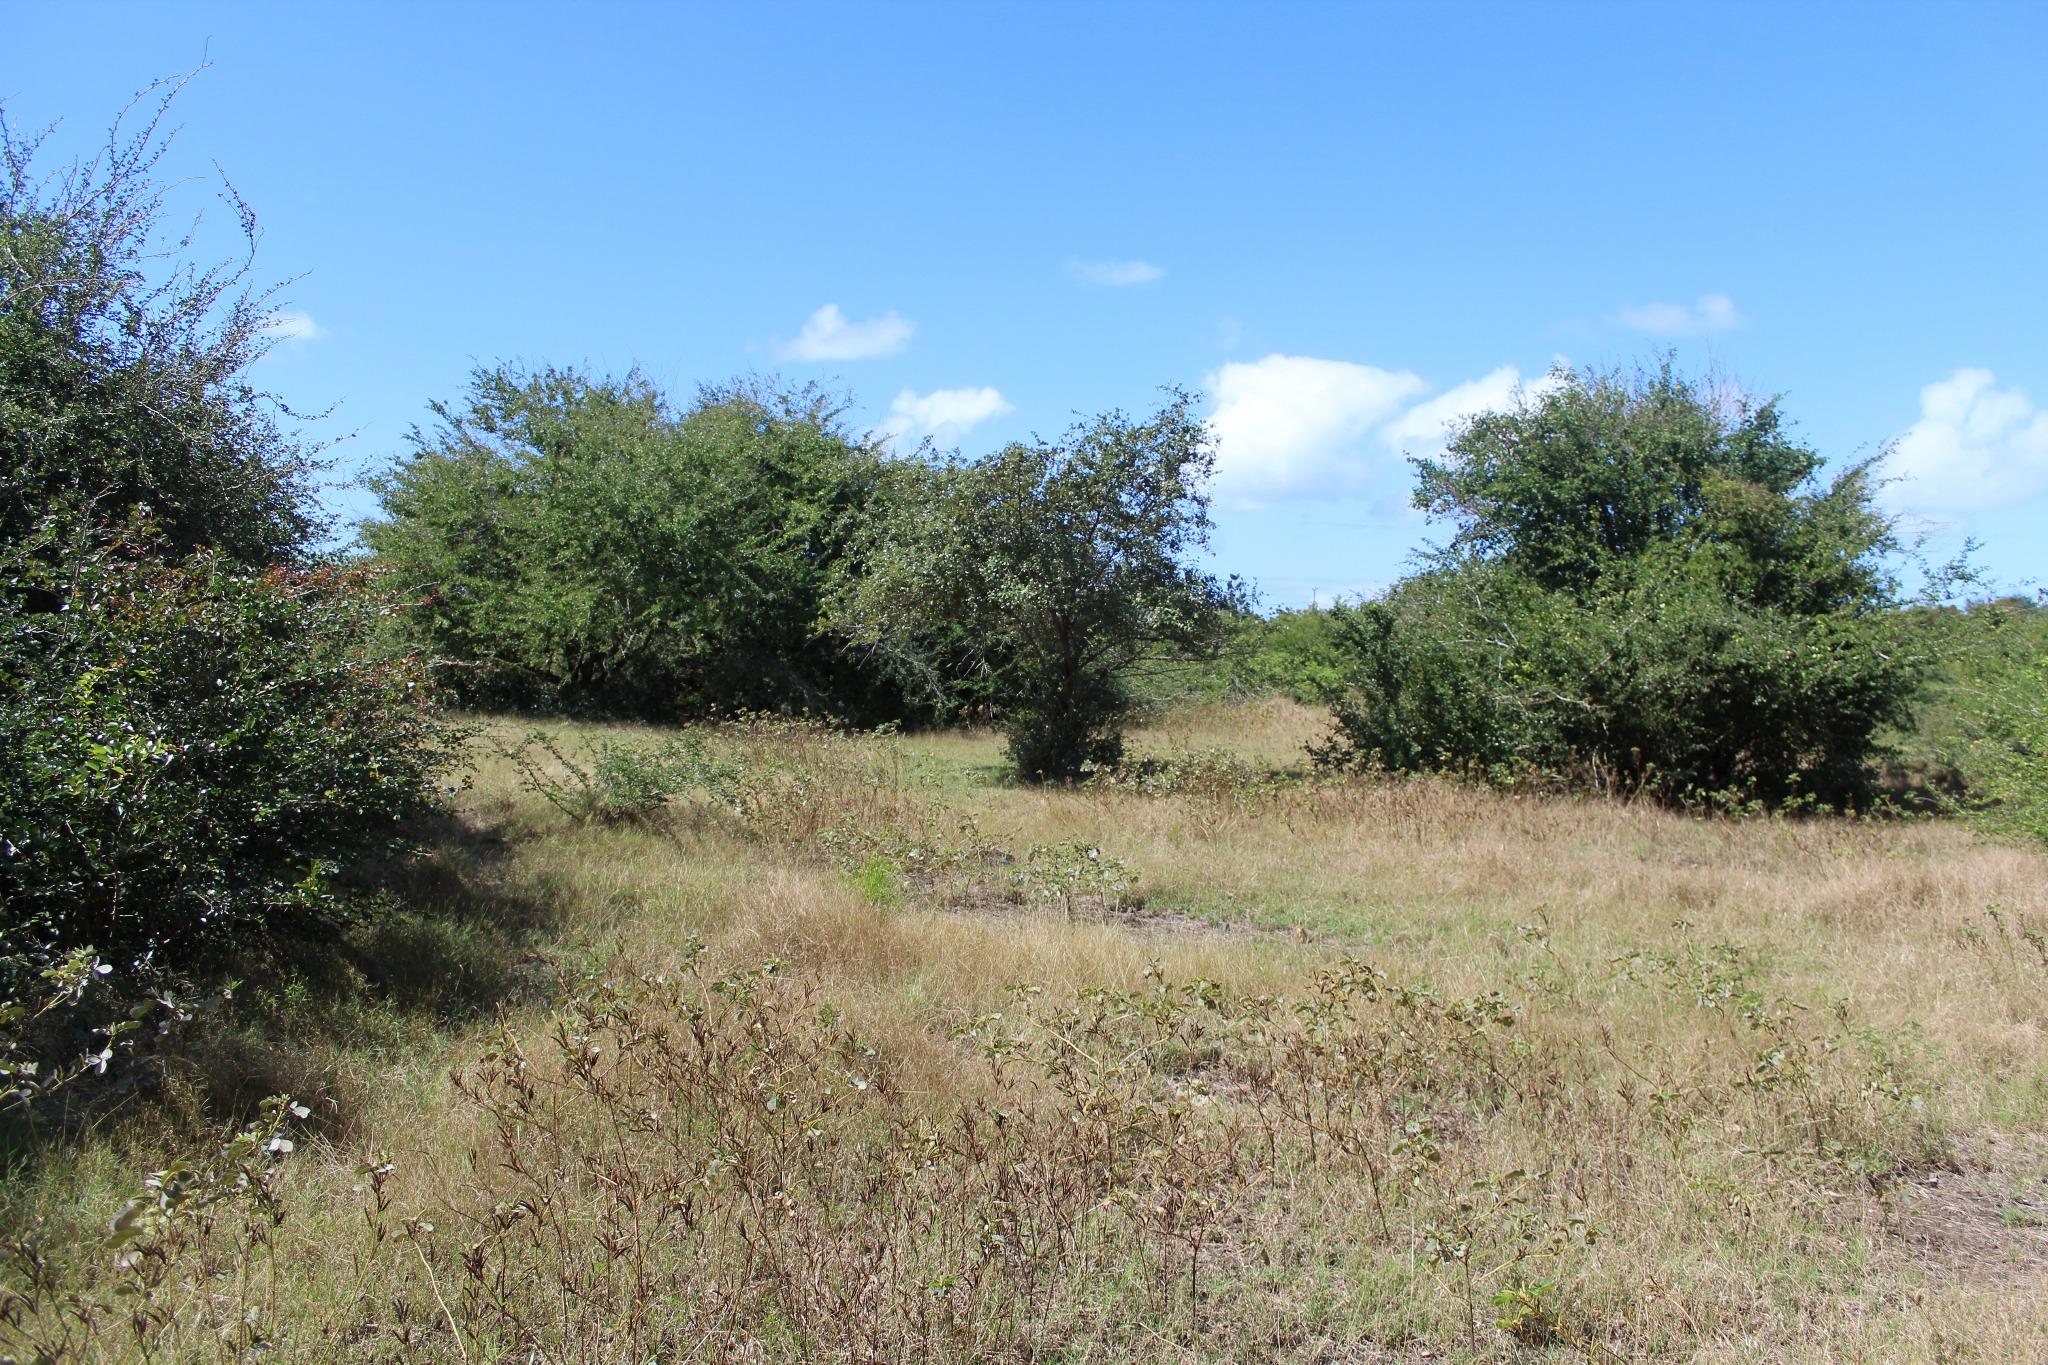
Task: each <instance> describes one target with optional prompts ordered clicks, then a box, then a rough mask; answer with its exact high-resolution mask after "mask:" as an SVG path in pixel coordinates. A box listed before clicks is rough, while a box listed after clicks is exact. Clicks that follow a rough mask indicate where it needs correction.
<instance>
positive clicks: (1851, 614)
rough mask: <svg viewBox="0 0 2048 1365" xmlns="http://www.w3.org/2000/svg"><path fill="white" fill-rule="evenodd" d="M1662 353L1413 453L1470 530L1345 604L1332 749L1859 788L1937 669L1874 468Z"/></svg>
mask: <svg viewBox="0 0 2048 1365" xmlns="http://www.w3.org/2000/svg"><path fill="white" fill-rule="evenodd" d="M1820 466H1821V457H1820V456H1819V455H1818V454H1817V453H1815V452H1814V451H1812V450H1811V449H1810V448H1808V447H1806V446H1804V445H1801V444H1799V443H1797V442H1796V441H1794V440H1793V439H1792V438H1791V437H1790V436H1789V435H1788V434H1787V432H1786V431H1785V429H1784V426H1783V423H1782V420H1781V418H1780V417H1779V415H1778V413H1777V410H1776V408H1775V407H1774V406H1773V405H1772V404H1769V403H1762V404H1758V403H1753V402H1750V401H1748V400H1745V399H1741V398H1739V397H1733V398H1731V397H1728V396H1724V395H1714V394H1709V393H1706V392H1704V391H1702V390H1700V389H1698V388H1697V387H1695V386H1694V385H1692V384H1691V383H1689V382H1688V381H1686V380H1684V379H1683V378H1681V377H1679V376H1677V375H1675V374H1673V373H1672V371H1671V370H1670V369H1669V368H1668V366H1667V367H1666V368H1665V369H1663V370H1661V371H1659V372H1657V373H1655V374H1650V375H1637V376H1632V377H1631V376H1616V375H1604V374H1592V373H1588V374H1579V375H1559V376H1557V377H1556V382H1555V384H1554V386H1553V387H1551V388H1549V389H1548V390H1547V391H1545V392H1544V393H1542V394H1541V395H1540V396H1538V397H1535V398H1531V399H1527V400H1525V401H1523V402H1522V403H1521V404H1520V405H1519V406H1517V407H1516V408H1514V409H1513V410H1511V411H1508V412H1504V413H1492V414H1487V415H1485V416H1482V417H1479V418H1477V419H1474V420H1473V421H1472V422H1470V423H1469V424H1467V425H1466V426H1465V428H1464V429H1463V430H1462V431H1460V432H1459V433H1458V434H1457V436H1456V437H1455V439H1454V440H1452V442H1451V443H1450V446H1449V449H1448V452H1447V454H1446V455H1445V457H1444V458H1443V459H1442V460H1436V461H1420V462H1418V467H1419V469H1420V473H1421V478H1420V481H1419V485H1418V490H1417V494H1416V501H1417V503H1418V504H1419V505H1421V506H1422V507H1424V508H1426V509H1428V510H1429V511H1431V512H1433V513H1435V514H1437V515H1438V516H1440V517H1445V518H1448V519H1450V520H1451V521H1452V523H1453V524H1454V526H1455V527H1456V533H1455V535H1454V536H1453V538H1452V540H1451V541H1450V543H1449V544H1448V545H1446V546H1445V547H1443V548H1442V549H1441V550H1439V551H1438V552H1436V554H1435V555H1434V556H1433V558H1432V561H1431V563H1430V565H1429V567H1428V568H1427V569H1425V570H1424V571H1423V572H1422V573H1420V574H1417V575H1415V576H1413V577H1411V578H1409V579H1407V580H1405V581H1403V582H1402V583H1400V584H1399V585H1397V586H1396V587H1395V588H1394V589H1393V590H1391V591H1390V592H1389V593H1388V594H1387V595H1386V596H1385V597H1384V598H1383V599H1382V600H1380V601H1377V602H1373V603H1369V604H1365V605H1362V606H1359V607H1355V608H1339V609H1337V610H1335V611H1333V612H1332V613H1331V617H1332V621H1333V624H1334V628H1335V631H1336V634H1337V639H1338V646H1339V650H1340V653H1341V654H1342V656H1343V657H1344V659H1345V660H1346V667H1345V671H1344V676H1343V683H1342V685H1341V686H1340V687H1336V688H1332V689H1331V690H1330V695H1331V699H1332V701H1333V702H1334V704H1335V707H1336V712H1337V720H1338V737H1337V740H1336V741H1335V742H1334V743H1333V744H1332V746H1331V747H1330V748H1329V749H1328V750H1326V751H1325V753H1324V757H1325V758H1327V759H1329V760H1331V761H1334V762H1338V763H1358V762H1363V763H1370V764H1378V765H1382V766H1385V767H1388V768H1394V769H1450V770H1457V771H1466V772H1472V773H1484V774H1486V775H1489V776H1496V777H1497V776H1501V775H1519V774H1526V773H1529V772H1531V771H1536V772H1541V773H1544V774H1547V775H1549V776H1551V777H1553V778H1558V779H1562V780H1565V781H1569V782H1573V783H1581V784H1586V785H1593V786H1598V787H1602V788H1605V789H1608V790H1616V791H1628V792H1637V791H1642V792H1648V793H1650V794H1653V795H1656V796H1659V797H1662V798H1664V799H1671V800H1681V801H1702V800H1704V801H1712V802H1717V803H1725V802H1735V803H1748V802H1752V801H1755V802H1762V803H1765V804H1771V805H1776V804H1783V803H1786V802H1798V801H1805V800H1817V801H1821V802H1825V803H1831V804H1834V803H1845V802H1854V801H1856V800H1859V799H1861V798H1862V797H1863V796H1864V795H1865V794H1866V791H1867V788H1868V785H1869V781H1870V777H1871V768H1870V759H1871V758H1872V757H1873V755H1874V754H1875V753H1876V751H1877V749H1878V745H1879V737H1880V735H1881V734H1882V732H1883V731H1884V730H1885V728H1886V727H1887V726H1893V725H1897V724H1901V723H1903V722H1904V721H1905V720H1906V719H1907V717H1908V715H1909V707H1910V703H1911V700H1912V698H1913V696H1914V693H1915V690H1916V688H1917V686H1918V685H1919V682H1920V679H1921V677H1922V675H1923V671H1924V661H1925V657H1926V651H1925V650H1924V649H1922V648H1920V647H1919V645H1918V642H1917V640H1916V637H1915V635H1914V632H1912V631H1911V629H1910V627H1909V623H1908V622H1907V620H1906V618H1905V616H1904V614H1903V613H1902V612H1901V611H1899V610H1898V607H1899V602H1898V592H1897V585H1896V582H1895V579H1894V577H1893V575H1892V573H1891V570H1890V565H1891V563H1892V562H1893V556H1894V555H1895V554H1896V553H1897V552H1898V548H1899V547H1898V546H1897V544H1896V542H1895V540H1894V538H1893V536H1892V531H1891V525H1890V522H1889V521H1888V520H1887V519H1886V518H1885V517H1884V516H1883V515H1882V514H1881V513H1880V512H1879V511H1878V510H1877V509H1876V508H1875V506H1874V504H1873V501H1872V484H1871V479H1870V476H1869V473H1868V470H1867V468H1866V467H1865V466H1861V465H1858V466H1852V467H1850V468H1848V469H1846V470H1844V471H1842V472H1841V473H1839V474H1838V475H1837V476H1836V477H1835V478H1834V479H1833V480H1832V481H1830V482H1827V483H1822V482H1820V480H1819V470H1820Z"/></svg>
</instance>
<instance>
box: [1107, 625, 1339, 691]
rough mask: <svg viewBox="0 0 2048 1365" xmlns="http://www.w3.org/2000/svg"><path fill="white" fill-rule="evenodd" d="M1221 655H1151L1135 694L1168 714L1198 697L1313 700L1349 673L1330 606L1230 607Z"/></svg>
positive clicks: (1131, 676)
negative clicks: (1259, 610) (1263, 611)
mask: <svg viewBox="0 0 2048 1365" xmlns="http://www.w3.org/2000/svg"><path fill="white" fill-rule="evenodd" d="M1226 620H1227V622H1228V624H1227V627H1226V629H1225V630H1224V632H1223V636H1224V638H1223V641H1222V644H1221V645H1220V646H1219V648H1218V649H1217V650H1216V652H1215V653H1214V654H1213V655H1206V656H1198V657H1195V658H1187V657H1184V656H1182V657H1175V656H1171V655H1169V656H1166V657H1161V658H1153V659H1145V660H1142V661H1140V663H1139V664H1138V665H1137V666H1136V667H1134V668H1132V669H1131V670H1130V671H1129V672H1128V673H1127V674H1126V679H1125V680H1126V685H1127V686H1128V688H1129V690H1130V694H1131V696H1132V697H1133V698H1134V699H1135V700H1136V701H1137V702H1138V703H1139V704H1140V705H1141V706H1142V707H1144V709H1145V710H1146V711H1148V712H1151V713H1153V714H1155V715H1163V714H1166V713H1168V712H1171V711H1174V710H1176V709H1177V708H1180V707H1183V706H1186V705H1188V704H1189V703H1195V702H1212V701H1240V700H1244V699H1247V698H1251V697H1263V696H1274V695H1278V696H1283V697H1290V698H1292V699H1293V700H1295V701H1298V702H1302V703H1304V704H1310V705H1313V704H1315V703H1318V702H1321V701H1322V700H1323V699H1324V698H1325V697H1327V696H1329V695H1330V694H1331V692H1332V691H1334V690H1338V689H1340V688H1341V686H1342V681H1343V662H1342V660H1341V658H1340V657H1339V654H1338V652H1337V647H1336V630H1335V621H1336V617H1335V616H1333V615H1332V613H1331V611H1330V609H1329V608H1327V607H1321V606H1309V607H1303V608H1299V609H1289V608H1283V609H1281V610H1279V611H1275V612H1273V613H1271V614H1270V615H1266V616H1260V615H1256V614H1254V613H1252V612H1249V611H1234V612H1230V613H1227V615H1226Z"/></svg>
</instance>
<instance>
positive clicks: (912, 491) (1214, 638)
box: [838, 393, 1243, 781]
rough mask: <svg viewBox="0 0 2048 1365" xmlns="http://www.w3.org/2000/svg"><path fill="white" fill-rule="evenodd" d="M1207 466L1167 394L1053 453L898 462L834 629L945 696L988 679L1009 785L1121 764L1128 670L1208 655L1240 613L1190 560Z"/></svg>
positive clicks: (1234, 597) (1202, 520) (1180, 401)
mask: <svg viewBox="0 0 2048 1365" xmlns="http://www.w3.org/2000/svg"><path fill="white" fill-rule="evenodd" d="M1214 464H1215V453H1214V450H1213V447H1212V444H1211V440H1210V437H1209V433H1208V431H1207V429H1206V427H1205V426H1204V425H1203V423H1202V422H1201V420H1200V419H1199V418H1197V417H1196V416H1195V415H1194V412H1193V407H1192V400H1191V399H1190V398H1189V397H1188V396H1187V395H1186V394H1179V393H1176V394H1174V395H1173V396H1172V398H1171V400H1170V401H1169V402H1168V403H1167V404H1166V406H1165V407H1163V408H1162V409H1161V410H1160V411H1159V412H1157V413H1155V414H1153V415H1152V416H1151V417H1149V418H1147V419H1144V420H1132V419H1130V418H1127V417H1125V416H1124V415H1123V414H1121V413H1116V412H1111V413H1107V414H1105V415H1103V416H1101V417H1098V418H1096V419H1094V420H1093V421H1089V422H1083V423H1079V424H1077V425H1076V426H1074V427H1073V428H1072V429H1071V430H1069V431H1068V432H1067V433H1066V435H1065V437H1064V438H1063V439H1062V440H1061V441H1059V442H1058V443H1050V442H1046V441H1040V440H1034V441H1032V442H1030V443H1022V442H1020V443H1018V444H1015V445H1011V446H1007V447H1005V448H1004V449H1002V450H999V451H997V452H995V453H994V454H992V455H990V456H988V457H986V458H984V459H982V460H978V461H970V462H958V463H951V464H943V465H922V464H904V465H902V466H899V467H898V470H897V482H898V487H897V490H896V491H895V493H894V495H893V496H892V497H890V498H888V499H885V500H884V501H883V503H882V504H881V507H880V515H878V516H876V517H874V518H872V519H871V521H870V522H869V524H868V526H867V528H866V542H865V546H864V549H865V559H864V572H863V573H861V574H859V575H857V576H853V577H851V578H850V579H849V582H848V586H847V588H846V589H845V591H844V592H843V593H842V595H841V597H840V600H839V604H838V617H839V620H840V622H841V623H842V625H843V627H844V628H845V629H846V630H847V631H848V632H849V633H850V634H851V635H852V636H853V637H854V638H855V639H856V640H858V641H860V642H861V643H863V644H865V645H867V646H868V647H870V648H872V649H873V650H874V651H875V652H876V653H877V654H878V655H879V656H880V657H882V658H884V659H889V660H892V661H894V662H895V663H896V665H897V667H898V668H899V669H901V670H902V671H903V672H904V673H905V674H906V675H908V676H913V677H925V678H929V679H931V680H932V682H933V684H934V689H935V691H936V692H937V693H938V694H939V695H940V696H941V697H950V696H953V695H957V693H953V692H949V691H948V688H949V687H950V686H951V685H952V683H953V680H955V679H958V678H960V677H962V676H967V677H978V678H980V679H983V680H984V689H985V690H984V691H983V695H984V696H985V697H986V699H987V700H988V702H989V703H990V705H991V706H992V708H993V709H994V711H995V712H996V714H997V716H998V718H999V720H1000V723H1001V725H1002V727H1003V730H1004V732H1005V734H1006V735H1007V736H1008V737H1009V752H1010V759H1011V762H1012V763H1013V765H1014V766H1015V769H1016V772H1017V775H1018V776H1019V777H1022V778H1024V779H1026V780H1032V781H1063V780H1067V779H1071V778H1074V777H1076V776H1078V775H1080V774H1081V773H1082V772H1083V771H1084V770H1085V769H1087V768H1089V767H1091V766H1095V767H1103V768H1107V767H1111V766H1114V764H1115V763H1116V761H1117V759H1118V758H1119V756H1120V754H1121V752H1122V743H1123V740H1122V726H1123V722H1124V720H1125V719H1126V717H1127V716H1128V715H1129V713H1130V711H1131V709H1132V707H1133V704H1134V698H1133V696H1132V694H1131V690H1130V674H1131V671H1132V670H1133V668H1135V667H1137V666H1138V665H1140V664H1141V663H1145V662H1148V661H1152V660H1156V659H1158V658H1159V657H1161V656H1162V655H1166V656H1182V657H1185V656H1191V655H1192V656H1200V655H1205V654H1211V655H1212V654H1214V653H1215V651H1216V649H1217V648H1218V646H1219V645H1220V644H1221V643H1222V641H1223V639H1224V636H1225V633H1226V630H1227V627H1228V623H1229V621H1230V619H1231V613H1232V611H1233V610H1237V609H1241V608H1242V606H1243V593H1242V592H1241V590H1240V589H1239V586H1238V584H1237V583H1236V581H1235V580H1232V581H1230V582H1220V581H1218V580H1217V579H1216V578H1215V577H1214V576H1213V575H1211V574H1209V573H1207V572H1205V571H1204V570H1203V569H1202V568H1200V567H1199V566H1198V564H1197V563H1196V560H1197V559H1198V557H1199V556H1200V554H1201V553H1202V552H1203V551H1204V550H1205V549H1206V548H1207V545H1208V535H1209V525H1210V523H1209V500H1208V493H1207V481H1208V477H1209V473H1210V471H1211V469H1212V468H1213V467H1214Z"/></svg>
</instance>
